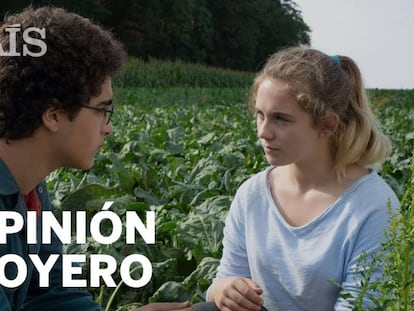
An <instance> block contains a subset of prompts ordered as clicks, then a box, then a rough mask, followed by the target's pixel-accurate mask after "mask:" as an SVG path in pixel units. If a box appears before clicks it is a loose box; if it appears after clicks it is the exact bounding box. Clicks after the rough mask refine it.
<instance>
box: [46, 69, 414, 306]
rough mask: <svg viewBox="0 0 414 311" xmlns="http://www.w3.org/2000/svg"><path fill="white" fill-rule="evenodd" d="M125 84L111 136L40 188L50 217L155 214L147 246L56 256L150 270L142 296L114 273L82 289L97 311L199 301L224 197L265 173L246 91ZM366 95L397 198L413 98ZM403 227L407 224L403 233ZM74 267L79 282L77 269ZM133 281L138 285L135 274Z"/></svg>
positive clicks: (218, 235)
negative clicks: (136, 262)
mask: <svg viewBox="0 0 414 311" xmlns="http://www.w3.org/2000/svg"><path fill="white" fill-rule="evenodd" d="M202 74H203V73H200V75H202ZM130 76H133V75H130ZM131 79H132V81H130V80H128V82H125V81H127V80H125V79H124V80H122V81H121V80H119V81H121V82H122V83H121V82H118V84H117V86H116V87H115V89H114V94H115V96H114V99H115V101H116V106H115V107H116V108H115V113H114V117H113V119H114V120H113V125H114V133H113V135H112V136H111V137H109V138H108V139H107V144H106V145H105V147H104V148H103V150H102V151H101V152H100V153H99V154H98V155H97V157H96V161H95V166H94V168H93V169H91V170H90V171H87V172H80V171H74V170H69V169H61V170H58V171H56V172H54V173H53V174H51V175H50V176H49V178H48V187H49V189H50V191H51V195H52V198H53V200H54V203H55V205H56V206H57V213H59V212H60V211H63V210H69V211H75V210H86V211H87V213H88V215H89V217H91V216H92V215H94V214H95V213H96V212H98V211H99V210H101V208H102V205H103V203H104V201H106V200H112V201H114V202H115V203H114V205H113V207H111V210H112V211H114V212H116V213H117V214H118V215H119V217H120V218H121V219H123V220H124V215H125V212H126V211H130V210H133V211H137V212H138V214H140V215H142V216H143V217H144V215H145V211H148V210H152V211H155V214H156V243H155V244H154V245H147V244H145V242H143V241H141V240H138V242H137V243H136V244H134V245H126V244H125V239H120V240H119V242H116V243H114V244H111V245H101V244H98V243H96V241H94V240H92V239H88V240H87V242H86V243H85V244H82V245H78V244H75V243H72V244H70V245H65V251H66V252H68V253H82V254H109V255H111V256H113V257H114V258H116V259H117V262H119V263H120V262H122V260H123V258H125V256H127V255H128V254H132V253H139V254H143V255H145V256H146V257H147V258H148V259H149V260H150V261H151V262H152V266H153V277H152V280H151V282H150V283H149V284H148V285H147V286H145V287H143V288H139V289H134V288H129V287H127V286H125V285H124V284H123V283H122V282H121V278H120V276H119V273H118V272H116V273H115V274H114V275H113V278H114V279H115V281H116V283H117V284H119V286H118V287H117V288H107V287H105V286H103V287H101V288H88V290H89V291H90V292H91V293H93V294H94V297H95V299H96V300H97V301H99V302H100V303H101V304H102V306H103V307H104V309H105V310H128V308H129V307H132V306H138V305H140V304H145V303H147V302H148V301H183V300H190V301H192V302H197V301H201V300H203V299H204V295H205V290H206V289H207V287H208V286H209V284H210V282H211V280H212V278H213V277H214V274H215V269H216V267H217V264H218V259H219V258H220V255H221V248H222V244H221V240H222V230H223V226H224V218H225V216H226V213H227V210H228V208H229V206H230V202H231V199H232V196H233V195H234V193H235V191H236V189H237V188H238V186H239V185H240V183H241V182H242V181H243V180H245V179H246V178H247V177H249V176H250V175H251V174H254V173H256V172H258V171H260V170H262V169H263V168H264V167H265V166H266V162H265V159H264V156H263V152H262V149H261V147H260V145H259V143H258V140H257V137H256V133H255V120H254V118H253V116H252V115H251V114H250V113H249V112H248V111H247V107H246V102H247V96H248V91H249V85H245V84H243V83H245V82H242V83H241V82H237V83H235V84H236V85H231V83H230V86H228V87H218V86H214V87H211V86H210V85H209V86H208V87H202V86H199V85H193V86H187V85H184V86H182V85H170V84H169V83H164V84H163V85H167V86H163V87H152V85H144V86H143V85H142V84H140V83H137V86H136V87H133V86H132V85H133V84H134V83H133V79H135V78H131ZM151 79H153V80H154V81H155V80H157V79H155V78H151ZM161 79H162V78H160V79H159V80H161ZM171 79H174V77H173V78H171ZM209 79H213V80H214V75H212V76H211V77H210V78H209ZM200 81H201V80H200ZM243 81H246V80H243ZM142 83H144V82H142ZM370 94H371V96H372V99H373V105H374V110H375V112H376V114H377V115H378V116H379V118H380V121H381V124H382V126H383V128H384V130H385V131H386V132H387V134H389V136H390V138H391V140H392V142H393V145H394V152H393V154H392V156H391V157H390V158H389V159H388V160H387V162H386V163H384V165H383V166H382V167H379V168H378V169H379V171H380V173H381V174H382V175H383V176H384V178H386V179H387V181H388V182H389V183H390V184H391V186H392V187H393V189H394V190H395V191H396V192H397V194H398V195H399V197H401V198H402V196H403V194H404V193H405V192H406V191H407V189H408V187H409V184H410V179H412V170H411V168H410V159H411V157H412V151H413V143H414V125H413V124H414V120H413V118H414V117H413V115H414V113H413V108H412V106H413V104H414V91H408V90H407V91H396V90H389V91H387V90H371V91H370ZM373 195H375V194H373ZM409 202H411V201H409ZM409 204H410V203H409ZM410 217H411V216H410ZM413 224H414V220H409V221H408V220H407V223H406V224H405V226H406V227H410V226H411V225H413ZM108 230H110V228H109V229H108ZM103 231H105V229H103ZM396 234H398V232H397V231H396ZM391 238H392V239H395V240H399V239H400V236H396V237H391ZM413 242H414V241H413V240H411V241H410V243H413ZM393 247H396V248H397V249H398V246H393ZM410 251H411V249H410ZM405 255H407V254H405ZM408 255H414V254H411V253H409V254H408ZM411 258H414V256H411ZM413 260H414V259H413ZM408 265H409V267H406V268H407V269H412V264H411V263H409V264H408ZM83 268H84V269H83V273H84V274H85V275H88V273H89V271H88V267H87V265H85V266H84V267H83ZM118 268H119V267H118ZM117 271H119V269H117ZM409 271H411V272H412V270H409ZM134 273H135V274H136V278H139V275H140V269H139V267H138V268H137V269H136V271H134V272H133V274H134ZM412 274H413V273H411V275H412ZM413 279H414V278H413V277H411V278H410V279H409V280H406V279H405V280H404V281H405V282H407V281H413ZM412 284H413V283H410V287H409V288H410V289H411V288H412V286H413V285H412ZM384 291H385V290H384ZM408 292H409V295H411V296H410V297H411V299H412V298H413V297H414V296H413V295H412V294H411V290H409V291H408ZM389 300H390V301H391V300H392V299H391V298H390V299H389ZM390 303H391V302H390ZM390 310H391V309H390ZM393 310H394V309H393ZM395 310H397V309H395ZM398 310H400V309H398ZM401 310H405V309H401Z"/></svg>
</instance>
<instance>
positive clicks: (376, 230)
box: [216, 167, 398, 311]
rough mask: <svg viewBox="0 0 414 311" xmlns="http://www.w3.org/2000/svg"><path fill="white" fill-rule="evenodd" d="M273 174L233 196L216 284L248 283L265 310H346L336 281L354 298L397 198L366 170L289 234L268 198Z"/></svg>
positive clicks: (258, 177)
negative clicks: (231, 279) (237, 279)
mask: <svg viewBox="0 0 414 311" xmlns="http://www.w3.org/2000/svg"><path fill="white" fill-rule="evenodd" d="M270 169H271V167H269V168H268V169H266V170H265V171H263V172H261V173H259V174H256V175H254V176H253V177H251V178H250V179H248V180H247V181H246V182H244V183H243V184H242V186H241V187H240V188H239V189H238V191H237V193H236V196H235V198H234V200H233V202H232V205H231V208H230V211H229V214H228V216H227V218H226V225H225V229H224V240H223V246H224V249H223V257H222V259H221V261H220V266H219V268H218V272H217V276H216V279H217V278H222V277H226V276H241V277H246V278H251V279H252V280H253V281H255V282H256V283H257V284H258V285H259V286H260V287H261V288H262V289H263V295H262V298H263V300H264V306H265V307H266V308H267V309H268V310H269V311H277V310H283V311H296V310H297V311H302V310H309V311H315V310H317V311H325V310H326V311H328V310H329V311H332V310H337V311H339V310H351V308H352V307H351V306H350V305H349V303H348V302H347V301H345V300H343V299H341V298H339V288H338V286H336V285H334V284H333V282H335V283H337V284H341V285H342V287H343V291H344V292H346V293H350V294H352V295H354V297H356V296H357V295H358V291H359V286H358V284H359V282H358V280H361V275H360V273H358V270H361V269H362V266H361V264H360V261H359V260H358V259H359V258H360V257H361V254H363V253H364V252H365V253H366V254H367V256H368V257H369V256H371V255H372V254H374V253H376V252H377V251H378V250H379V249H380V247H381V243H382V242H383V241H385V235H384V233H385V231H386V230H387V228H388V225H389V216H390V215H389V213H388V209H387V206H388V201H390V203H391V207H392V209H393V210H396V208H397V207H398V199H397V197H396V195H395V194H394V192H393V191H392V190H391V188H390V187H389V186H388V185H387V184H386V183H385V182H384V180H383V179H382V178H381V177H380V176H379V175H378V174H377V173H376V172H375V171H371V172H370V173H369V174H367V175H365V176H363V177H362V178H360V179H359V180H358V181H357V182H356V183H355V184H354V185H352V186H351V187H350V188H349V189H348V190H347V191H346V192H345V193H343V194H342V195H341V196H340V197H339V198H338V199H337V201H336V202H335V203H334V204H332V205H331V206H330V207H329V208H328V209H326V210H325V211H324V212H323V213H322V214H320V215H319V216H318V217H316V218H315V219H313V220H312V221H311V222H309V223H307V224H306V225H304V226H300V227H293V226H291V225H289V224H288V223H287V222H286V221H285V220H284V218H283V217H282V215H281V214H280V212H279V210H278V208H277V207H276V205H275V202H274V200H273V198H272V195H271V191H270V186H269V183H268V181H267V174H268V172H269V171H270ZM378 273H381V271H378ZM365 303H366V304H368V303H369V301H366V302H365Z"/></svg>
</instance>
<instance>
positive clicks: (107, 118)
mask: <svg viewBox="0 0 414 311" xmlns="http://www.w3.org/2000/svg"><path fill="white" fill-rule="evenodd" d="M81 107H82V108H88V109H91V110H95V111H99V112H100V113H102V114H103V115H104V120H105V124H109V122H111V118H112V114H113V113H114V107H111V109H106V108H97V107H92V106H87V105H82V106H81Z"/></svg>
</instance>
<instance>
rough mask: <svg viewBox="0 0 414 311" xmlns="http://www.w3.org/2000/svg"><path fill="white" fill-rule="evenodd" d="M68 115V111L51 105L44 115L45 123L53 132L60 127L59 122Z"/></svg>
mask: <svg viewBox="0 0 414 311" xmlns="http://www.w3.org/2000/svg"><path fill="white" fill-rule="evenodd" d="M64 117H66V113H65V112H64V111H63V110H62V109H60V108H56V107H50V108H48V109H47V110H46V111H45V112H43V115H42V121H43V125H44V126H45V127H46V128H47V129H48V130H49V131H51V132H56V131H57V130H58V129H59V123H60V122H61V121H62V120H63V118H64Z"/></svg>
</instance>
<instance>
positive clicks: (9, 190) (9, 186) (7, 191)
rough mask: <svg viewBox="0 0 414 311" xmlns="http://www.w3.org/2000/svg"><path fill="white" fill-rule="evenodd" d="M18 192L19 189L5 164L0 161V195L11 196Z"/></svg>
mask: <svg viewBox="0 0 414 311" xmlns="http://www.w3.org/2000/svg"><path fill="white" fill-rule="evenodd" d="M17 192H19V187H18V186H17V183H16V181H15V179H14V177H13V175H12V174H11V173H10V171H9V169H8V167H7V166H6V163H4V162H3V160H2V159H0V195H11V194H14V193H17Z"/></svg>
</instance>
